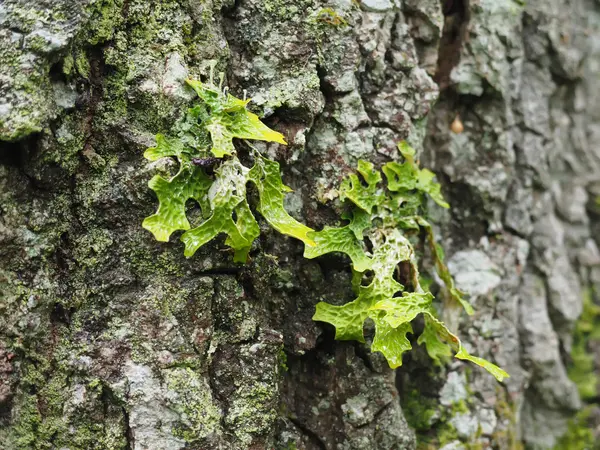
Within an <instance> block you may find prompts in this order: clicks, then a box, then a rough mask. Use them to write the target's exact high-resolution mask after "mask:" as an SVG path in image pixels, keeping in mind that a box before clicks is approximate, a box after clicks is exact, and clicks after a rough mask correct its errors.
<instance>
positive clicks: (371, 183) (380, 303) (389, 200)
mask: <svg viewBox="0 0 600 450" xmlns="http://www.w3.org/2000/svg"><path fill="white" fill-rule="evenodd" d="M399 149H400V151H401V153H402V154H403V156H404V158H405V162H404V163H403V164H398V163H395V162H391V163H387V164H386V165H384V166H383V168H382V171H383V173H384V174H385V176H386V178H387V189H385V188H384V187H382V186H380V184H381V181H382V177H381V175H380V173H379V172H378V171H376V170H374V167H373V165H372V164H370V163H367V162H364V161H360V162H359V165H358V172H359V174H360V176H361V177H362V180H361V179H360V178H359V175H356V174H352V175H350V176H349V177H348V178H347V179H346V180H345V181H344V183H343V184H342V187H341V192H340V194H341V197H342V198H345V199H348V200H350V203H351V204H353V216H352V217H353V220H352V222H351V223H350V224H349V225H347V226H346V227H344V228H337V229H331V228H327V229H325V230H323V231H321V232H318V233H314V235H313V236H314V238H315V241H316V242H317V244H318V245H317V247H315V248H313V249H309V250H307V251H306V252H305V256H306V257H308V258H311V257H314V256H316V255H320V254H325V253H329V252H341V253H346V254H348V256H350V258H351V260H352V262H353V269H354V271H355V272H365V271H366V270H371V271H372V272H373V276H372V279H371V280H370V282H369V283H368V284H366V285H360V286H358V287H357V289H356V291H357V295H358V296H357V298H356V299H355V300H354V301H352V302H350V303H347V304H346V305H343V306H334V305H330V304H328V303H324V302H321V303H319V304H318V305H317V312H316V314H315V315H314V317H313V319H314V320H318V321H322V322H328V323H330V324H332V325H333V326H335V328H336V339H342V340H350V339H351V340H358V341H361V342H364V341H365V339H364V336H363V323H364V321H365V320H366V319H367V318H369V319H371V320H372V321H373V322H374V324H375V336H374V338H373V344H372V347H371V348H372V350H373V351H378V352H381V353H382V354H383V355H384V356H385V357H386V359H387V360H388V363H389V364H390V367H398V366H400V365H402V354H403V353H404V352H405V351H407V350H410V349H411V348H412V346H411V344H410V342H409V340H408V339H407V337H406V334H407V333H412V332H413V330H412V327H411V325H410V323H411V322H412V321H413V320H414V319H415V318H416V317H417V316H419V315H423V316H424V318H425V330H424V331H423V333H422V334H421V336H420V337H419V340H418V342H419V344H425V346H426V349H427V352H428V353H429V355H430V357H431V358H433V359H434V360H438V361H439V359H440V357H445V356H449V355H450V354H451V352H452V351H453V352H454V353H455V357H456V358H459V359H465V360H469V361H471V362H474V363H475V364H477V365H479V366H481V367H483V368H485V369H486V370H488V371H489V372H490V373H491V374H492V375H494V376H495V377H496V378H497V379H498V380H500V381H501V380H502V379H504V378H505V377H507V376H508V374H507V373H506V372H504V371H503V370H502V369H500V368H499V367H497V366H495V365H494V364H491V363H490V362H488V361H486V360H484V359H481V358H477V357H475V356H472V355H470V354H469V353H468V352H467V350H466V349H465V348H464V347H463V345H462V344H461V342H460V340H459V339H458V337H457V336H456V335H454V334H453V333H451V332H450V330H448V328H447V327H446V326H445V325H444V324H443V323H442V322H440V321H439V320H438V319H437V318H436V316H435V309H434V307H433V298H434V297H433V295H432V294H431V293H430V292H428V291H427V290H426V289H425V288H424V287H423V286H422V284H421V280H420V276H419V269H418V263H417V259H416V252H415V249H414V247H413V245H412V243H411V241H410V239H409V237H410V236H411V235H412V234H415V233H418V232H419V230H420V229H424V230H425V231H426V234H427V236H428V238H429V243H430V245H431V248H432V253H433V254H434V259H435V266H436V269H437V271H438V274H439V275H440V278H441V279H442V280H443V281H444V282H445V283H446V287H447V289H448V293H449V297H450V298H452V299H455V300H457V301H458V302H459V303H460V304H462V305H463V306H464V307H465V309H466V311H467V312H468V313H472V307H471V305H470V304H469V303H467V302H466V301H465V300H464V299H463V298H462V296H461V294H460V292H459V291H458V290H457V289H456V288H455V287H454V283H453V281H452V277H451V276H450V273H449V272H448V269H447V267H446V266H445V265H444V264H443V262H442V254H441V250H440V249H439V248H438V247H437V245H436V243H435V239H434V237H433V234H432V230H431V227H430V226H429V224H428V223H427V221H425V219H423V218H422V217H421V214H422V211H421V209H422V208H421V205H422V204H423V202H424V198H423V197H424V195H425V194H428V195H430V196H431V197H432V198H433V200H434V201H435V202H436V203H438V204H439V205H440V206H443V207H448V204H447V203H446V202H445V201H444V199H443V197H442V195H441V193H440V186H439V184H437V183H434V182H433V173H432V172H430V171H428V170H426V169H425V170H422V169H419V167H418V166H417V164H416V163H415V161H414V154H415V153H414V150H413V149H412V148H410V147H408V145H407V144H406V143H401V144H400V145H399ZM361 215H362V217H364V216H365V215H366V216H367V217H369V219H368V220H365V219H364V218H363V219H361V221H362V224H361V225H360V226H358V227H357V226H356V225H355V222H356V217H361ZM350 229H353V230H354V232H350V231H349V230H350ZM363 235H364V237H363ZM365 238H367V239H368V240H369V242H370V243H371V245H372V247H373V249H372V251H371V254H367V252H366V250H365V249H366V248H367V247H366V244H365V242H364V241H365ZM402 264H407V265H408V267H409V273H408V275H407V276H406V277H405V278H406V279H405V280H402V282H403V283H405V284H406V285H403V284H401V283H400V282H399V281H397V279H396V277H395V276H396V273H397V270H398V267H399V266H400V265H402Z"/></svg>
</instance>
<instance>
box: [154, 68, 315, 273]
mask: <svg viewBox="0 0 600 450" xmlns="http://www.w3.org/2000/svg"><path fill="white" fill-rule="evenodd" d="M188 83H189V84H190V86H192V87H193V88H194V90H195V91H196V92H197V93H198V96H199V97H200V98H201V99H202V100H203V103H202V104H200V105H197V106H196V107H194V108H191V109H190V110H189V111H188V114H187V116H186V117H185V119H184V120H183V121H182V122H181V123H180V124H179V127H178V131H179V132H178V137H177V138H173V139H171V138H166V137H164V136H162V135H158V136H157V139H156V141H157V145H156V147H153V148H150V149H148V150H147V151H146V153H145V154H144V156H145V157H146V158H147V159H149V160H150V161H155V160H157V159H159V158H164V157H174V158H177V160H178V161H179V164H180V168H179V172H178V173H177V174H176V175H175V176H173V177H172V178H170V179H168V180H167V179H165V178H163V177H161V176H160V175H156V176H155V177H154V178H153V179H152V180H150V183H149V186H150V188H151V189H153V190H154V191H155V192H156V195H157V197H158V200H159V202H160V206H159V208H158V211H157V212H156V214H154V215H152V216H150V217H148V218H146V219H145V220H144V223H143V226H144V228H146V229H147V230H149V231H150V232H152V234H154V236H155V238H156V239H157V240H159V241H168V240H169V237H170V236H171V234H172V233H173V232H174V231H176V230H187V231H186V232H185V233H184V234H183V236H182V237H181V240H182V241H183V242H184V244H185V255H186V256H187V257H191V256H193V255H194V253H195V252H196V251H197V250H198V249H199V248H200V247H201V246H203V245H204V244H206V243H207V242H209V241H211V240H212V239H214V238H215V237H217V236H218V235H219V234H226V235H227V240H226V241H225V242H226V244H227V245H229V246H230V247H231V248H233V249H234V250H235V257H234V260H235V261H236V262H245V261H246V259H247V256H248V252H249V251H250V248H251V246H252V242H253V241H254V240H255V239H256V238H257V237H258V235H259V227H258V223H257V222H256V219H255V218H254V215H253V213H252V211H251V210H250V206H249V205H248V202H247V200H246V196H247V193H246V185H247V183H248V182H250V183H253V184H254V185H255V186H256V189H257V191H258V193H259V204H258V211H259V212H260V213H261V214H262V215H263V217H264V218H265V219H266V221H267V222H268V223H269V224H270V225H271V226H273V228H275V229H276V230H278V231H279V232H281V233H283V234H288V235H290V236H293V237H295V238H297V239H300V240H302V241H303V242H305V243H306V244H308V245H314V243H313V241H312V240H311V239H310V238H309V237H308V233H309V232H311V231H312V230H311V229H310V228H308V227H307V226H305V225H302V224H301V223H299V222H298V221H296V220H295V219H293V218H292V217H291V216H290V215H289V214H288V213H287V212H286V211H285V209H284V207H283V199H284V196H285V193H286V192H289V191H290V189H289V188H288V187H287V186H285V185H284V184H283V182H282V180H281V176H280V174H279V164H277V163H276V162H274V161H270V160H268V159H266V158H264V157H263V156H261V155H260V153H258V152H257V151H255V152H254V157H255V158H254V159H255V163H254V166H253V167H252V168H251V169H248V168H247V167H245V166H244V165H243V164H242V163H241V162H240V160H239V159H238V157H237V155H236V152H235V148H234V146H233V138H234V137H236V138H245V139H256V140H264V141H271V142H279V143H285V140H284V139H283V135H282V134H280V133H277V132H276V131H273V130H271V129H269V128H268V127H267V126H266V125H264V124H263V123H262V122H261V121H260V120H259V119H258V116H256V115H255V114H252V113H251V112H249V111H248V110H247V109H246V105H247V104H248V102H249V100H240V99H237V98H235V97H233V96H232V95H230V94H228V93H226V92H224V91H222V90H221V89H220V88H218V87H216V86H214V85H213V84H212V83H201V82H200V81H192V80H189V81H188ZM209 152H210V153H212V154H213V155H214V156H215V157H217V158H219V159H220V160H219V162H220V163H221V164H220V166H219V167H218V168H216V169H215V170H214V175H209V174H208V172H207V169H206V168H205V167H203V166H207V165H209V164H210V163H214V162H215V161H212V157H210V156H209ZM224 157H228V158H227V159H225V158H224ZM190 199H192V200H195V201H196V202H197V203H198V204H199V205H200V207H201V209H202V216H203V217H204V218H205V220H204V221H202V222H201V223H199V224H198V225H197V226H195V227H194V228H192V227H191V225H190V223H189V221H188V219H187V216H186V202H187V201H188V200H190Z"/></svg>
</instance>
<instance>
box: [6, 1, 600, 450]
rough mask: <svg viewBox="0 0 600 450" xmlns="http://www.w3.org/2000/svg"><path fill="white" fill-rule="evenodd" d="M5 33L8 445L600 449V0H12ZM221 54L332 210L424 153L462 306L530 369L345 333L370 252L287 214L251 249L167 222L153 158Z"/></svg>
mask: <svg viewBox="0 0 600 450" xmlns="http://www.w3.org/2000/svg"><path fill="white" fill-rule="evenodd" d="M0 43H1V48H0V67H1V68H0V448H6V449H37V448H40V449H42V448H43V449H49V448H56V449H66V448H68V449H121V448H122V449H140V450H141V449H156V450H161V449H182V448H189V449H293V448H298V449H316V450H321V449H328V450H329V449H331V450H333V449H348V450H350V449H414V448H417V446H418V447H419V448H423V449H428V448H435V449H439V448H443V449H446V450H450V449H462V448H496V449H518V448H531V449H550V448H577V449H583V448H586V447H585V445H588V444H582V446H579V447H577V446H575V447H567V446H566V445H567V444H565V442H571V443H573V442H580V441H577V440H576V438H575V436H579V438H581V439H584V438H586V436H587V435H589V434H593V433H594V431H595V428H594V427H595V426H596V425H597V422H598V419H597V417H598V416H599V415H600V414H599V413H598V409H597V408H596V406H595V403H596V402H597V393H596V388H595V383H596V376H595V370H596V367H595V365H594V364H595V363H594V358H592V361H591V362H590V360H589V358H587V359H586V356H589V355H595V354H596V353H598V349H600V345H599V342H600V340H599V339H598V338H597V337H595V336H594V333H593V330H594V327H596V326H598V324H597V316H598V312H597V310H596V308H595V306H594V305H595V303H596V302H600V298H599V295H600V252H599V251H598V243H599V241H600V220H599V219H600V206H598V205H599V203H598V198H600V147H599V145H598V144H597V142H598V140H600V106H598V105H600V101H598V100H599V95H600V94H598V92H600V79H599V78H598V71H599V68H600V3H598V2H597V1H592V0H570V1H564V0H563V1H558V0H551V1H541V0H540V1H538V0H530V1H527V2H522V1H517V0H470V1H469V0H453V1H444V2H439V1H437V0H404V1H400V0H362V1H353V0H331V1H329V2H322V1H317V0H298V1H296V2H289V1H284V0H240V1H235V2H234V1H232V0H227V1H220V0H204V1H201V2H200V1H186V0H180V1H175V0H163V1H143V2H142V1H139V0H98V1H93V0H89V1H80V2H71V1H67V0H45V1H43V2H35V3H32V2H29V1H25V0H8V1H5V2H4V3H2V4H0ZM213 66H216V72H223V73H224V74H225V82H226V84H227V85H228V86H229V88H230V90H231V91H232V92H233V93H235V94H236V95H238V96H240V97H241V96H242V95H243V91H244V90H246V91H247V92H248V96H249V97H251V98H252V99H253V103H252V104H251V105H252V106H251V108H252V109H253V110H254V111H255V112H256V113H257V114H259V115H261V117H264V119H263V120H264V121H265V123H267V124H268V125H269V126H271V127H272V128H274V129H276V130H278V131H280V132H282V133H283V134H284V135H285V137H286V140H287V142H288V143H289V145H288V146H282V145H277V144H269V145H264V144H263V145H260V146H259V148H260V150H261V151H263V152H264V153H265V154H267V155H268V156H270V157H271V158H273V159H276V160H277V161H278V162H279V163H280V164H281V166H282V174H283V179H284V182H285V183H286V184H288V185H290V186H291V187H292V188H293V189H294V192H293V193H291V194H289V195H288V197H287V199H286V202H287V204H286V207H287V209H288V211H290V213H291V214H292V215H293V216H294V217H296V218H297V219H299V220H301V221H303V222H305V223H307V224H308V225H310V226H312V227H313V228H317V229H320V228H322V227H323V226H324V225H335V224H336V217H337V213H336V211H335V209H336V206H335V200H336V188H337V187H339V183H340V181H341V179H342V178H343V176H344V175H345V174H347V173H349V172H350V171H351V170H353V168H354V167H356V163H357V161H358V159H366V160H369V161H371V162H373V163H376V164H381V163H383V162H386V161H389V160H390V159H395V160H398V159H400V156H399V154H398V151H397V149H396V143H397V142H398V141H400V140H404V139H406V140H408V142H410V143H411V145H413V146H414V147H415V148H416V149H418V151H419V154H420V159H421V164H422V165H423V166H424V167H428V168H431V169H432V170H434V171H436V173H437V174H438V179H439V180H440V182H442V184H443V187H444V193H445V195H446V198H447V199H448V200H449V202H450V203H451V205H452V208H451V209H450V210H449V211H445V210H444V211H442V210H440V209H438V208H437V207H436V206H435V205H431V207H430V216H431V218H432V221H433V222H434V223H435V224H436V228H437V233H438V235H439V236H440V237H441V239H440V242H441V244H442V245H443V246H444V248H445V250H446V258H447V262H448V266H449V268H450V270H451V272H452V273H453V275H454V276H455V278H456V282H457V285H458V287H459V288H460V289H462V290H463V291H465V292H466V293H467V294H468V295H469V299H470V302H471V303H472V304H473V306H474V307H475V309H476V313H475V315H474V316H472V317H466V316H460V315H457V314H456V313H454V312H452V311H442V312H441V315H442V317H443V318H444V320H445V321H446V322H448V323H449V324H450V325H451V326H452V327H453V328H454V329H460V336H461V339H463V341H464V342H466V343H467V345H468V347H469V349H470V350H473V352H474V353H476V354H477V355H479V356H482V357H485V358H488V359H490V360H492V361H494V362H495V363H497V364H498V365H500V366H501V367H503V368H504V369H505V370H507V371H508V372H509V373H510V374H511V378H509V379H507V380H506V381H505V382H504V383H502V384H498V383H497V382H496V381H495V380H494V379H493V377H491V376H490V375H489V374H487V373H486V372H484V371H482V370H480V369H479V368H477V367H475V366H473V367H471V366H468V365H466V364H465V363H463V362H460V361H451V362H449V363H448V364H447V365H445V366H444V367H438V366H435V365H433V364H432V362H431V361H430V360H429V359H428V357H427V355H426V352H425V351H424V350H423V349H422V348H420V347H419V346H418V345H417V343H416V339H415V342H414V345H413V347H414V349H413V350H412V352H410V353H409V354H407V355H405V357H404V364H403V366H402V367H400V368H399V369H397V370H396V371H392V370H390V369H389V368H388V367H387V365H386V363H385V361H384V359H383V358H382V357H381V355H380V354H372V353H370V351H369V347H368V345H367V346H365V345H363V344H360V343H353V342H345V343H344V342H335V341H334V340H333V330H332V329H330V328H329V327H327V326H325V325H324V324H318V323H315V322H313V321H312V320H311V317H312V315H313V313H314V307H315V305H316V303H317V302H319V301H328V302H331V303H334V304H343V303H344V302H347V301H349V300H351V299H352V298H353V294H352V289H351V284H350V279H351V271H350V265H349V262H348V261H347V260H346V259H344V258H343V257H342V256H327V257H323V258H320V259H317V260H307V259H304V258H303V257H302V247H301V245H300V244H299V243H297V242H295V241H293V240H291V239H288V238H285V237H282V236H279V235H278V234H277V233H275V232H274V231H272V230H270V229H269V228H268V227H267V226H266V224H264V225H265V226H264V227H263V226H262V225H263V224H261V227H262V229H263V230H262V231H263V232H262V235H261V237H260V239H259V241H258V242H257V245H256V246H255V248H253V250H252V251H251V261H250V262H249V264H247V265H245V266H241V265H237V264H234V263H233V262H232V255H231V254H230V253H229V252H227V251H226V250H225V248H226V247H225V245H224V242H223V240H220V241H219V240H218V241H215V242H212V243H211V244H209V245H207V246H205V247H203V248H202V249H201V250H200V251H199V252H198V253H197V254H196V255H195V256H194V257H193V258H191V259H185V258H184V257H183V245H182V244H181V243H180V242H179V241H178V239H176V238H172V239H171V242H170V243H158V242H155V241H154V239H153V237H152V236H151V235H150V233H148V232H147V231H145V230H144V229H142V227H141V222H142V220H143V218H144V217H146V216H148V215H150V214H152V212H153V211H154V209H155V207H156V200H155V198H154V196H153V194H152V192H151V191H150V190H149V189H148V187H147V182H148V180H149V179H150V178H151V176H152V175H153V174H155V173H157V171H163V172H169V171H172V170H173V169H174V167H173V163H172V162H169V161H166V160H161V161H158V162H156V163H149V162H148V161H146V160H144V159H143V157H142V154H143V151H144V150H145V149H146V148H147V147H148V146H151V145H152V144H153V142H154V135H155V134H156V133H158V132H163V133H168V132H169V130H170V128H171V127H172V126H173V124H174V123H175V121H176V120H177V118H178V117H179V116H180V115H181V114H182V113H183V112H184V111H185V108H187V107H188V106H189V105H190V104H192V102H193V100H194V94H193V92H191V90H188V89H187V88H186V87H185V83H184V80H185V78H186V77H188V76H189V77H193V78H202V79H205V78H206V77H207V76H208V75H209V71H210V67H213ZM424 269H426V267H425V268H424ZM438 282H439V280H436V279H435V278H433V279H432V289H433V290H434V291H435V289H436V286H437V284H438ZM582 312H583V314H582ZM415 331H418V324H417V325H416V326H415ZM368 333H369V330H368V326H367V334H368ZM582 355H583V356H582ZM596 359H597V358H596ZM574 418H575V419H574ZM574 420H576V421H574ZM565 434H566V435H567V438H566V440H565V438H563V440H562V441H561V440H560V439H561V437H562V436H563V435H565ZM569 436H570V437H569ZM581 436H584V437H583V438H582V437H581ZM588 437H589V436H588ZM581 442H583V441H581ZM592 442H593V441H592ZM574 445H579V444H574Z"/></svg>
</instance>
